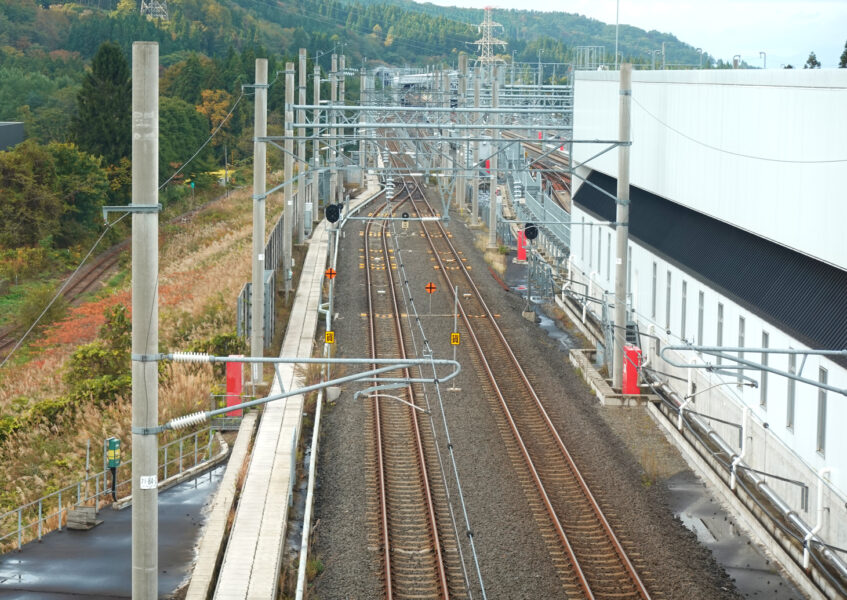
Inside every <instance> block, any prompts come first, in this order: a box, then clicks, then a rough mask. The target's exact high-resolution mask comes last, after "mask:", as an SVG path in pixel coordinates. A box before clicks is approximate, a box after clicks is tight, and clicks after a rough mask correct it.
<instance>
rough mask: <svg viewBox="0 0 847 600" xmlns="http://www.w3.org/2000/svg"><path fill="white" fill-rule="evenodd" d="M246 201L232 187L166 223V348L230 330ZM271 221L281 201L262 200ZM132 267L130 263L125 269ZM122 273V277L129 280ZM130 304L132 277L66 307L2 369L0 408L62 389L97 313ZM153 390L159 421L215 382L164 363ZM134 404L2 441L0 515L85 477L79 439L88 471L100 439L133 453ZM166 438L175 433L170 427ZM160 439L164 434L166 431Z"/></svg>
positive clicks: (246, 230)
mask: <svg viewBox="0 0 847 600" xmlns="http://www.w3.org/2000/svg"><path fill="white" fill-rule="evenodd" d="M251 205H252V200H251V197H250V191H249V190H245V191H241V192H237V193H235V194H232V195H231V196H230V198H229V199H226V200H222V201H220V202H218V203H216V204H214V205H211V206H210V207H208V208H207V209H205V210H204V211H202V212H201V213H199V214H198V215H196V216H195V218H194V219H192V220H191V221H189V222H186V223H182V224H180V225H178V226H177V225H166V226H163V235H162V236H161V249H160V277H159V295H160V316H159V338H160V340H161V341H162V343H163V345H165V347H166V349H167V350H169V351H170V350H179V349H182V348H183V346H181V345H180V346H178V347H169V344H170V343H171V342H173V341H174V340H178V342H176V343H178V344H188V343H190V342H191V341H193V340H196V339H202V338H204V337H208V336H209V335H212V334H214V333H220V332H221V331H226V330H230V331H231V330H234V328H235V299H236V297H237V295H238V292H239V291H240V289H241V286H242V285H243V284H244V282H246V281H248V280H249V278H250V268H251V267H250V238H251V230H252V226H251V220H252V212H251ZM268 212H269V214H268V219H267V221H268V223H269V227H270V226H271V225H272V224H273V222H274V221H275V216H276V215H275V214H271V212H274V213H276V214H278V212H279V207H276V210H274V209H273V208H272V207H269V211H268ZM127 268H129V267H127ZM127 280H128V278H127ZM117 303H123V304H126V305H127V306H129V305H130V292H129V284H128V283H127V284H126V287H125V288H124V289H121V290H118V291H117V292H115V293H112V294H111V295H109V296H107V297H105V298H100V299H98V300H96V301H92V302H88V303H86V304H83V305H81V306H79V307H75V308H74V309H72V311H71V313H70V315H69V316H68V318H67V319H65V320H64V321H63V322H61V323H57V324H55V325H53V326H52V327H50V328H49V329H48V330H47V331H46V332H45V335H44V337H43V339H42V341H41V342H39V343H38V344H37V345H33V346H32V347H31V348H30V351H29V352H30V354H29V356H30V358H29V359H28V360H27V361H26V362H22V363H19V364H16V365H13V366H10V367H7V368H5V369H4V372H3V373H2V375H0V377H2V379H0V414H6V415H21V414H24V413H25V412H26V410H27V409H28V408H30V407H31V406H32V405H33V404H34V403H35V402H37V401H39V400H43V399H48V398H58V397H61V396H62V395H63V394H65V393H66V392H67V389H66V385H65V383H64V381H63V374H64V370H65V363H66V361H67V360H68V358H69V357H70V355H71V354H72V352H73V351H74V350H75V348H76V347H77V346H78V345H80V344H84V343H87V342H90V341H91V340H93V339H94V338H95V336H96V333H97V330H98V328H99V327H100V325H101V324H102V323H103V321H104V318H103V311H104V309H105V308H106V307H108V306H112V305H114V304H117ZM168 369H169V372H168V376H167V377H166V378H164V379H163V383H162V384H161V385H160V389H159V422H164V421H166V420H168V419H170V418H172V417H175V416H178V415H183V414H186V413H188V412H192V411H195V410H198V409H202V408H206V407H207V405H208V398H209V392H210V389H211V387H212V385H213V384H214V383H215V378H214V376H213V373H212V370H211V369H210V368H198V367H196V366H194V367H192V366H188V365H169V366H168ZM130 431H131V406H130V399H129V398H118V399H116V401H115V403H114V404H112V405H111V406H109V407H107V408H105V409H102V410H99V409H96V408H94V407H90V406H81V407H77V409H76V411H75V414H74V413H71V414H65V415H60V416H59V417H57V418H56V419H54V420H52V421H51V422H49V423H44V424H40V425H37V426H31V427H28V428H27V429H21V430H18V431H16V432H14V433H13V434H11V435H9V437H8V438H6V440H5V441H2V442H0V481H2V482H3V485H2V488H0V513H3V512H5V511H6V510H10V509H12V508H14V507H16V506H17V505H20V504H23V503H25V502H28V501H30V500H32V499H35V498H38V497H40V496H43V495H45V494H48V493H50V492H52V491H54V490H57V489H59V488H61V487H63V486H65V485H68V484H69V483H72V482H76V481H78V480H80V479H81V478H82V477H83V476H84V471H85V451H86V443H87V441H88V440H91V447H92V471H99V470H100V468H101V465H100V461H101V460H102V459H100V445H101V444H102V441H103V439H105V438H107V437H110V436H117V437H119V438H121V440H122V441H123V448H124V457H125V459H126V458H129V456H130V454H131V449H130V447H129V446H130V440H131V435H130ZM172 435H173V434H172ZM161 441H162V442H164V441H166V440H165V439H164V438H163V439H162V440H161Z"/></svg>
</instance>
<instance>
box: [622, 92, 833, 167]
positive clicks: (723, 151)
mask: <svg viewBox="0 0 847 600" xmlns="http://www.w3.org/2000/svg"><path fill="white" fill-rule="evenodd" d="M632 102H633V103H634V104H635V105H636V106H638V108H640V109H641V110H643V111H644V112H645V113H646V114H647V115H648V116H649V117H651V118H652V119H654V120H655V121H656V122H657V123H658V124H659V125H661V126H662V127H665V128H666V129H669V130H670V131H673V132H674V133H675V134H677V135H678V136H680V137H683V138H685V139H687V140H688V141H690V142H693V143H695V144H697V145H698V146H702V147H704V148H708V149H709V150H714V151H715V152H720V153H721V154H728V155H730V156H737V157H739V158H749V159H751V160H762V161H766V162H774V163H782V164H795V165H824V164H834V163H844V162H847V158H832V159H822V160H817V159H816V160H798V159H786V158H773V157H768V156H756V155H754V154H745V153H743V152H735V151H733V150H727V149H726V148H719V147H717V146H713V145H711V144H707V143H706V142H704V141H702V140H698V139H696V138H694V137H691V136H690V135H688V134H687V133H683V132H682V131H680V130H679V129H676V128H675V127H673V126H671V125H669V124H668V123H665V122H664V121H662V120H661V119H660V118H659V117H657V116H656V115H654V114H653V113H651V112H650V111H649V110H647V108H646V107H645V106H644V105H643V104H641V103H640V102H639V101H638V100H636V99H635V96H633V97H632Z"/></svg>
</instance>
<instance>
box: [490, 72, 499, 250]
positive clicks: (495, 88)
mask: <svg viewBox="0 0 847 600" xmlns="http://www.w3.org/2000/svg"><path fill="white" fill-rule="evenodd" d="M499 93H500V83H499V82H498V81H497V65H492V66H491V108H498V107H499V106H500V99H499V97H498V96H499ZM490 117H491V182H490V184H489V188H488V189H489V191H488V247H489V248H496V247H497V155H498V154H499V152H498V150H499V149H500V144H499V141H498V138H499V137H500V132H499V131H498V130H497V125H498V121H499V115H497V113H491V114H490Z"/></svg>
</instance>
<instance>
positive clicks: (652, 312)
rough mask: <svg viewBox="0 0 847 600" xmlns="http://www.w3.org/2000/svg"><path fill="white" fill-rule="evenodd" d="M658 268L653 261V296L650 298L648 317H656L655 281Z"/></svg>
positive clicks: (657, 277)
mask: <svg viewBox="0 0 847 600" xmlns="http://www.w3.org/2000/svg"><path fill="white" fill-rule="evenodd" d="M658 273H659V269H658V267H657V266H656V263H653V296H652V298H651V299H650V317H651V318H653V319H655V318H656V282H657V280H658V279H659V275H658Z"/></svg>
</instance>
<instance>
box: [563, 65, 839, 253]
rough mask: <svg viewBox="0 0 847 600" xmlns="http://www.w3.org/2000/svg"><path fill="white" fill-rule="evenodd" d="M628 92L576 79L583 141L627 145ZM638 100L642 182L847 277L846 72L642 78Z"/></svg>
mask: <svg viewBox="0 0 847 600" xmlns="http://www.w3.org/2000/svg"><path fill="white" fill-rule="evenodd" d="M618 87H619V84H618V80H617V73H616V72H609V71H601V72H594V71H578V72H577V77H576V90H575V95H574V99H575V100H574V101H575V110H574V128H575V129H574V138H575V139H577V140H585V139H615V138H616V137H617V131H618V103H619V95H618ZM632 99H633V104H632V138H633V145H632V151H631V161H632V162H631V182H632V184H633V185H635V186H637V187H640V188H642V189H645V190H648V191H650V192H653V193H655V194H657V195H659V196H662V197H664V198H667V199H669V200H672V201H674V202H677V203H679V204H682V205H684V206H687V207H689V208H692V209H694V210H697V211H699V212H702V213H705V214H708V215H710V216H713V217H715V218H717V219H720V220H723V221H726V222H728V223H731V224H732V225H734V226H736V227H740V228H742V229H745V230H747V231H750V232H752V233H755V234H757V235H760V236H762V237H765V238H768V239H771V240H773V241H775V242H778V243H780V244H783V245H785V246H788V247H790V248H792V249H795V250H797V251H799V252H803V253H805V254H808V255H811V256H814V257H816V258H818V259H820V260H823V261H826V262H829V263H831V264H834V265H836V266H838V267H840V268H842V269H847V236H845V235H844V234H843V228H844V224H845V223H847V192H845V189H847V188H845V182H847V144H845V142H844V140H847V118H844V107H845V106H847V70H844V69H831V70H799V69H795V70H783V69H772V70H769V71H755V70H736V71H732V70H721V71H715V70H710V71H636V72H634V73H633V94H632ZM686 136H687V137H686ZM694 140H696V141H694ZM708 146H711V147H708ZM599 149H600V146H597V145H593V144H575V146H574V156H575V158H576V159H577V160H585V159H586V158H588V157H589V156H591V155H592V154H594V153H595V152H597V151H598V150H599ZM718 149H720V150H723V151H720V150H718ZM730 152H731V153H736V154H730ZM737 154H744V155H750V156H756V157H762V158H768V159H773V160H759V159H754V158H747V157H744V156H738V155H737ZM835 160H840V161H842V162H828V163H827V162H816V163H802V162H796V161H835ZM777 161H793V162H777ZM591 166H592V167H593V168H595V169H597V170H599V171H602V172H604V173H607V174H609V175H611V176H613V177H615V176H616V175H617V152H616V151H613V152H610V153H607V154H604V155H603V156H601V157H600V158H598V159H595V160H594V161H592V163H591ZM632 210H637V206H633V207H632Z"/></svg>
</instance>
